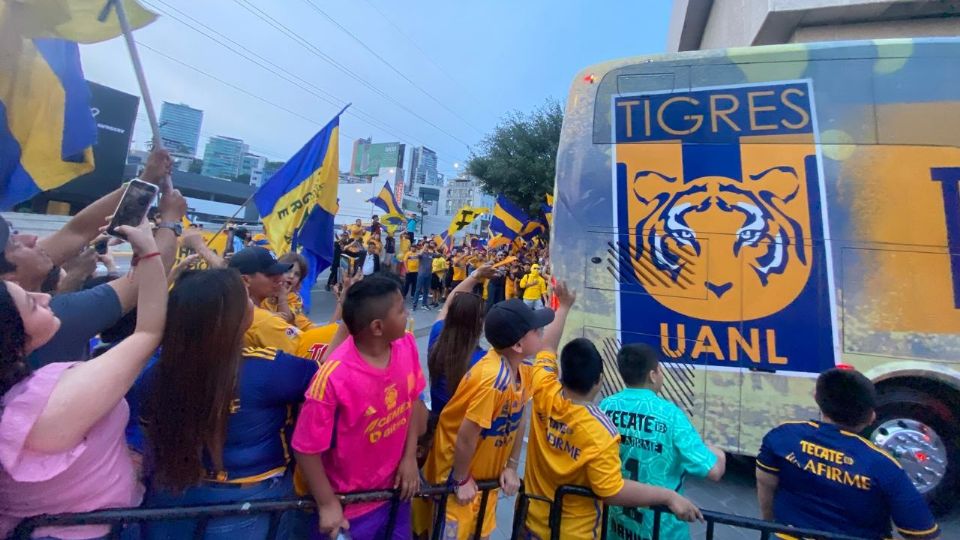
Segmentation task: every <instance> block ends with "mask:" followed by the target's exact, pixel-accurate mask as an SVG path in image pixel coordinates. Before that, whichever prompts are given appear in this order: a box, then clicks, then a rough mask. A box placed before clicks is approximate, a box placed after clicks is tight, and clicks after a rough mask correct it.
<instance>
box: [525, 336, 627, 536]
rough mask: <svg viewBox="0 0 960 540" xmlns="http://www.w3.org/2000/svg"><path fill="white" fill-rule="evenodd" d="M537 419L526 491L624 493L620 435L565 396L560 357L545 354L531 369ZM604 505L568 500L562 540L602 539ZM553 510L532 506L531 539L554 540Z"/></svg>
mask: <svg viewBox="0 0 960 540" xmlns="http://www.w3.org/2000/svg"><path fill="white" fill-rule="evenodd" d="M530 371H531V376H530V388H531V389H532V393H533V414H532V415H531V418H530V439H529V443H528V446H527V466H526V467H527V468H526V473H525V474H524V485H525V488H526V490H527V492H528V493H530V494H531V495H537V496H540V497H545V498H547V499H550V500H553V497H554V493H555V492H556V490H557V488H558V487H559V486H561V485H564V484H574V485H578V486H583V487H586V488H589V489H591V490H593V492H594V493H596V494H597V495H598V496H600V497H610V496H612V495H615V494H617V493H619V492H620V490H621V489H623V474H622V473H621V471H620V435H619V433H618V431H617V428H616V426H614V425H613V422H611V421H610V419H609V418H607V416H606V415H605V414H604V413H603V412H602V411H601V410H600V408H599V407H598V406H597V405H595V404H592V403H590V404H584V403H579V402H573V401H570V400H569V399H567V398H566V397H565V396H564V392H563V386H562V385H561V384H560V380H559V378H558V376H557V373H558V369H557V355H556V353H553V352H549V351H542V352H540V353H539V354H538V355H537V358H536V360H535V362H534V364H533V367H532V368H531V369H530ZM602 513H603V503H601V502H600V501H597V500H595V499H588V498H585V497H564V499H563V516H562V518H561V523H560V525H561V527H562V530H563V534H562V536H563V537H564V538H600V526H601V516H602ZM549 517H550V505H549V504H548V503H546V502H544V501H537V500H531V501H530V509H529V513H528V514H527V523H526V527H527V529H528V530H529V531H530V532H531V533H532V534H533V535H534V536H531V537H532V538H542V539H546V538H549V537H550V528H549Z"/></svg>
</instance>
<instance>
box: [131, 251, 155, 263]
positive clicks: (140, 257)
mask: <svg viewBox="0 0 960 540" xmlns="http://www.w3.org/2000/svg"><path fill="white" fill-rule="evenodd" d="M159 256H160V252H159V251H154V252H153V253H147V254H146V255H134V256H133V260H131V261H130V266H136V265H138V264H140V261H145V260H147V259H150V258H153V257H159Z"/></svg>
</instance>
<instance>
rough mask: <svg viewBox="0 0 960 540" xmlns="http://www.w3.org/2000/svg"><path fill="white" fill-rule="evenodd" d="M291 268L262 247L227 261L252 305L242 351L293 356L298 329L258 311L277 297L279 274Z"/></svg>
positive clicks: (247, 250)
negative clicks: (265, 350) (269, 349)
mask: <svg viewBox="0 0 960 540" xmlns="http://www.w3.org/2000/svg"><path fill="white" fill-rule="evenodd" d="M291 266H293V265H292V264H284V263H279V262H277V260H276V259H275V258H274V257H273V255H271V254H270V252H269V251H267V250H266V249H264V248H262V247H248V248H245V249H242V250H240V251H239V252H237V253H235V254H234V255H233V257H231V258H230V268H234V269H236V270H237V271H239V272H240V274H241V277H242V278H243V282H244V283H245V284H246V285H247V292H248V293H249V295H250V301H251V302H253V306H254V308H253V323H252V324H251V325H250V328H249V329H248V330H247V332H246V333H245V334H244V335H243V346H244V347H256V348H264V347H273V348H275V349H280V350H281V351H283V352H285V353H288V354H296V352H297V346H298V344H299V338H300V329H299V328H297V327H296V326H293V325H291V324H288V323H287V321H285V320H283V319H282V318H281V317H280V316H278V315H276V314H275V313H273V312H271V311H268V310H266V309H263V308H262V307H260V306H261V305H262V304H263V301H264V300H265V299H267V298H268V297H271V296H274V297H275V296H277V295H278V294H280V290H281V282H282V280H283V274H285V273H286V272H287V271H288V270H290V267H291Z"/></svg>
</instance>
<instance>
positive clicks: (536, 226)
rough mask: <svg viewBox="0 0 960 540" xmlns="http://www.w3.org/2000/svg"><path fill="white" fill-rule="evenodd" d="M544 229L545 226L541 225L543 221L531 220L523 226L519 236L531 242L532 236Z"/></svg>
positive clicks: (537, 234) (536, 235)
mask: <svg viewBox="0 0 960 540" xmlns="http://www.w3.org/2000/svg"><path fill="white" fill-rule="evenodd" d="M544 231H546V227H544V226H543V223H540V222H539V221H537V220H531V221H528V222H527V224H526V225H524V226H523V231H521V232H520V237H521V238H523V239H524V240H525V241H527V242H533V240H534V238H537V237H539V236H540V235H541V234H543V233H544Z"/></svg>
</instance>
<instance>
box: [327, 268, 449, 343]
mask: <svg viewBox="0 0 960 540" xmlns="http://www.w3.org/2000/svg"><path fill="white" fill-rule="evenodd" d="M326 283H327V274H326V273H324V274H323V275H322V276H321V277H320V278H318V279H317V287H315V288H314V289H313V292H312V294H311V298H312V305H311V309H310V320H311V321H313V322H315V323H318V324H325V323H326V322H327V321H329V320H330V316H331V315H333V310H334V308H335V307H336V301H337V299H336V297H335V296H334V295H333V293H332V292H327V291H326V290H325V289H324V286H325V285H326ZM406 301H407V307H409V306H410V299H406ZM439 309H440V308H434V309H432V310H429V311H427V310H423V309H419V310H417V311H411V312H410V316H411V317H413V335H414V336H416V337H418V338H420V337H424V336H427V335H429V334H430V327H431V326H433V323H434V322H436V320H437V314H438V313H439Z"/></svg>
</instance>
